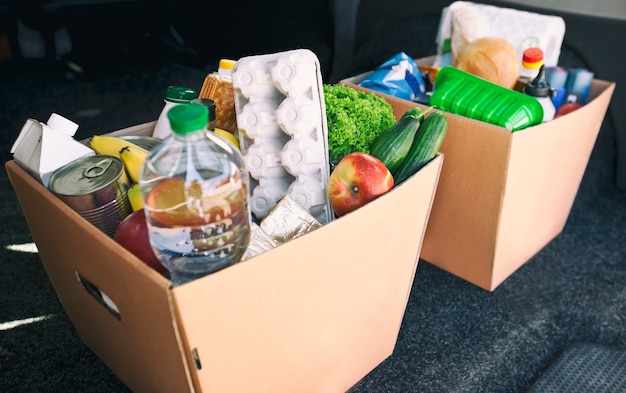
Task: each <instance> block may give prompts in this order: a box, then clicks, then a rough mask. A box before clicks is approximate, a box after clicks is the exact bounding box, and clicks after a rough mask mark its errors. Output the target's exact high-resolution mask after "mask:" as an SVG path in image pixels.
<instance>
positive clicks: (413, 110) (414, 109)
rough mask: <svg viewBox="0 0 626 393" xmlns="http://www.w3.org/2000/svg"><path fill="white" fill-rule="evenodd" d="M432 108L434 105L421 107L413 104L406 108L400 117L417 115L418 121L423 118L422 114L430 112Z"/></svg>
mask: <svg viewBox="0 0 626 393" xmlns="http://www.w3.org/2000/svg"><path fill="white" fill-rule="evenodd" d="M433 108H434V106H429V107H428V108H425V109H421V108H420V107H418V106H414V107H411V108H409V109H407V111H406V112H404V114H403V115H402V117H401V118H404V117H407V116H414V117H417V118H418V119H420V121H421V120H424V116H425V115H426V114H427V113H428V112H430V111H431V110H432V109H433Z"/></svg>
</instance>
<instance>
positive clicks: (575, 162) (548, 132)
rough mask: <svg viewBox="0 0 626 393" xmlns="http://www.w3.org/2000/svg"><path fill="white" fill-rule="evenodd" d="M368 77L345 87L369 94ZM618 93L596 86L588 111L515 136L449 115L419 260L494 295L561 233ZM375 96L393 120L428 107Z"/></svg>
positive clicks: (603, 84)
mask: <svg viewBox="0 0 626 393" xmlns="http://www.w3.org/2000/svg"><path fill="white" fill-rule="evenodd" d="M429 61H430V59H420V60H417V63H418V65H426V64H428V63H429ZM367 74H368V73H364V74H361V75H358V76H355V77H353V78H348V79H346V80H344V81H342V82H343V83H346V84H348V85H349V86H352V87H355V88H359V89H361V90H366V91H371V90H368V89H364V88H361V87H359V86H358V82H359V81H360V80H362V79H363V78H364V77H365V76H366V75H367ZM614 89H615V83H612V82H607V81H602V80H594V81H593V84H592V86H591V91H590V93H589V101H588V103H587V104H586V105H585V106H584V107H583V108H581V109H578V110H576V111H575V112H572V113H570V114H568V115H566V116H563V117H561V118H558V119H555V120H552V121H550V122H547V123H543V124H540V125H537V126H533V127H529V128H526V129H524V130H520V131H517V132H514V133H511V132H510V131H508V130H506V129H505V128H502V127H498V126H494V125H490V124H487V123H484V122H481V121H477V120H472V119H469V118H466V117H462V116H457V115H453V114H449V113H447V114H446V117H447V118H448V133H447V135H446V138H445V140H444V142H443V144H442V146H441V148H440V152H441V153H443V154H444V156H445V157H446V159H445V163H444V166H443V168H442V171H441V178H440V181H439V183H438V188H437V192H436V198H435V201H434V203H433V209H432V213H431V216H430V220H429V223H428V228H427V230H426V235H425V237H424V245H423V247H422V254H421V257H422V259H424V260H425V261H428V262H430V263H432V264H434V265H436V266H439V267H441V268H442V269H444V270H447V271H448V272H450V273H452V274H454V275H456V276H458V277H461V278H463V279H465V280H467V281H469V282H471V283H473V284H475V285H477V286H479V287H481V288H484V289H486V290H489V291H492V290H494V289H495V288H496V287H497V286H498V285H500V284H501V283H502V282H503V281H504V280H505V279H506V278H507V277H509V276H510V275H511V274H512V273H513V272H515V271H516V270H517V269H518V268H519V267H520V266H521V265H523V264H524V263H526V262H527V261H528V260H529V259H530V258H532V257H533V256H534V255H535V254H536V253H537V252H539V251H540V250H541V249H542V248H543V247H544V246H545V245H547V244H548V243H549V242H550V241H551V240H552V239H553V238H555V237H556V236H557V235H558V234H559V233H561V232H562V231H563V228H564V226H565V223H566V221H567V218H568V216H569V213H570V210H571V207H572V205H573V203H574V199H575V197H576V193H577V192H578V187H579V185H580V182H581V180H582V177H583V174H584V172H585V168H586V166H587V162H588V161H589V157H590V155H591V151H592V149H593V146H594V144H595V141H596V137H597V136H598V132H599V131H600V127H601V125H602V121H603V119H604V115H605V113H606V110H607V108H608V106H609V102H610V100H611V96H612V94H613V90H614ZM377 94H379V95H382V96H384V97H385V98H386V99H387V100H388V101H389V102H390V103H391V104H392V105H393V107H394V111H395V113H396V115H398V114H401V113H403V112H404V111H405V110H407V109H408V108H409V107H411V106H420V107H423V105H418V104H415V103H413V102H410V101H406V100H402V99H398V98H395V97H391V96H388V95H385V94H380V93H377Z"/></svg>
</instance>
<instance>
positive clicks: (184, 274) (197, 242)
mask: <svg viewBox="0 0 626 393" xmlns="http://www.w3.org/2000/svg"><path fill="white" fill-rule="evenodd" d="M167 116H168V119H169V120H170V124H171V128H172V131H173V136H172V137H170V138H168V139H166V140H165V141H164V142H162V143H161V144H159V145H158V146H157V147H156V148H155V149H153V150H151V151H150V154H149V155H148V157H147V158H146V161H145V163H144V166H143V168H142V171H141V179H140V181H139V185H140V188H141V192H142V196H143V201H144V209H145V214H146V220H147V224H148V231H149V236H150V243H151V244H152V247H153V249H154V250H155V253H156V255H157V257H158V258H159V260H160V261H161V263H162V264H163V265H164V266H165V267H166V268H167V269H168V270H169V271H170V279H171V281H172V285H173V286H178V285H181V284H184V283H186V282H189V281H191V280H194V279H196V278H200V277H203V276H206V275H208V274H210V273H213V272H216V271H218V270H221V269H223V268H225V267H228V266H231V265H233V264H235V263H237V262H239V261H240V260H241V258H242V256H243V254H244V252H245V250H246V248H247V246H248V243H249V241H250V225H251V221H250V217H251V215H250V205H249V201H248V195H249V174H248V171H247V170H246V168H245V166H244V161H243V157H242V155H241V153H240V152H239V151H238V150H237V149H236V148H234V147H233V146H232V145H231V144H229V143H226V142H225V141H223V140H222V139H221V138H219V137H217V136H216V135H214V134H213V133H212V132H207V131H206V127H207V122H208V116H209V111H208V109H207V107H206V106H204V105H202V104H200V103H197V102H193V103H190V104H188V105H178V106H175V107H174V108H172V109H170V110H169V111H168V113H167Z"/></svg>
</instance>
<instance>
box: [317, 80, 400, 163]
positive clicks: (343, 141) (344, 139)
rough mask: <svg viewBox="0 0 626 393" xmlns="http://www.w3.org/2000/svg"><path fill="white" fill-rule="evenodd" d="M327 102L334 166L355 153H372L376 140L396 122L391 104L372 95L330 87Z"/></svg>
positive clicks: (329, 149) (329, 148)
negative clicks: (371, 148) (371, 149)
mask: <svg viewBox="0 0 626 393" xmlns="http://www.w3.org/2000/svg"><path fill="white" fill-rule="evenodd" d="M324 102H325V105H326V118H327V121H328V154H329V156H330V165H331V167H332V166H335V165H336V164H337V163H338V162H339V161H340V160H341V159H342V158H343V157H344V156H346V155H348V154H350V153H353V152H355V151H360V152H363V153H370V151H369V148H370V146H371V144H372V142H373V141H374V139H376V137H377V136H378V135H379V134H380V133H381V132H383V130H386V129H387V128H389V127H391V126H392V125H394V124H395V123H396V118H395V116H394V115H393V109H392V108H391V105H390V104H389V102H387V101H386V100H385V99H384V98H382V97H380V96H377V95H376V94H374V93H372V92H370V93H366V92H364V91H360V90H356V89H354V88H352V87H350V86H346V85H342V84H335V85H328V84H326V85H324Z"/></svg>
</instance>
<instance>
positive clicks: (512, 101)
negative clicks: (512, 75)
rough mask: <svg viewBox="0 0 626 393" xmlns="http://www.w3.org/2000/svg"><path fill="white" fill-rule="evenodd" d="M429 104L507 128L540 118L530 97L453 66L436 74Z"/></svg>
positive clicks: (540, 109) (538, 106)
mask: <svg viewBox="0 0 626 393" xmlns="http://www.w3.org/2000/svg"><path fill="white" fill-rule="evenodd" d="M429 105H433V106H435V107H436V108H438V109H441V110H443V111H446V112H450V113H454V114H456V115H460V116H465V117H469V118H471V119H475V120H480V121H484V122H486V123H490V124H495V125H498V126H501V127H504V128H506V129H508V130H510V131H518V130H521V129H524V128H526V127H530V126H533V125H536V124H540V123H541V121H542V119H543V107H542V106H541V104H540V103H539V101H537V100H536V99H535V98H534V97H531V96H529V95H526V94H524V93H521V92H519V91H515V90H512V89H507V88H506V87H503V86H500V85H497V84H495V83H492V82H489V81H487V80H485V79H482V78H479V77H477V76H475V75H472V74H470V73H469V72H466V71H463V70H460V69H458V68H456V67H453V66H446V67H443V68H441V69H440V70H439V72H438V73H437V79H436V80H435V86H434V88H433V92H432V94H431V96H430V100H429Z"/></svg>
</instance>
